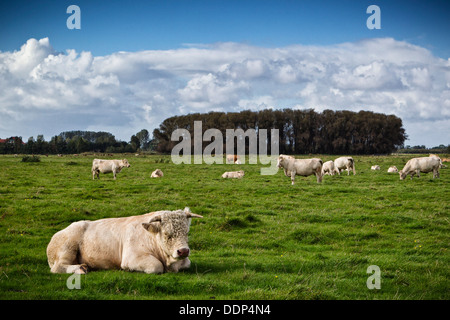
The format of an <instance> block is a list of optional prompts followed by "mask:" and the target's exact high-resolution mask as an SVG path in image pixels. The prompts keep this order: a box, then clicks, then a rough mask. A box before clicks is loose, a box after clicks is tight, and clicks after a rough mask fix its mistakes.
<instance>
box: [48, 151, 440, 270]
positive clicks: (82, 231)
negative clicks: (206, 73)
mask: <svg viewBox="0 0 450 320" xmlns="http://www.w3.org/2000/svg"><path fill="white" fill-rule="evenodd" d="M445 160H447V159H445ZM227 162H229V163H236V164H240V161H239V157H238V156H236V155H232V156H227ZM277 166H278V167H279V168H283V170H284V174H285V175H286V176H287V177H290V178H291V181H292V184H294V180H295V176H296V175H299V176H310V175H315V176H316V178H317V182H318V183H320V182H321V181H322V178H323V176H324V175H335V174H339V175H340V173H341V172H342V171H343V170H347V175H350V171H353V175H355V174H356V170H355V161H354V159H353V158H352V157H339V158H337V159H335V160H334V161H332V160H330V161H327V162H325V163H323V161H322V160H321V159H319V158H312V159H295V158H294V157H292V156H288V155H280V156H279V157H278V162H277ZM125 167H127V168H129V167H130V164H129V163H128V161H127V160H126V159H123V160H101V159H94V160H93V162H92V178H93V179H95V176H97V178H99V174H100V173H113V176H114V179H116V174H117V173H119V172H120V171H121V170H122V169H123V168H125ZM441 167H442V160H441V159H440V158H439V157H438V156H436V155H430V156H429V157H421V158H413V159H411V160H409V161H408V162H407V163H406V165H405V166H404V167H403V169H402V170H401V171H398V170H397V168H396V167H395V166H392V167H390V168H389V169H388V172H398V173H399V175H400V179H401V180H403V179H405V177H406V176H407V175H411V179H412V177H413V176H414V175H417V176H418V177H420V172H433V178H439V168H441ZM371 169H372V170H380V166H379V165H374V166H372V168H371ZM163 175H164V174H163V172H162V171H161V170H160V169H156V170H155V171H154V172H152V174H151V177H152V178H160V177H163ZM243 176H244V171H243V170H240V171H231V172H225V173H224V174H223V175H222V177H223V178H242V177H243ZM192 218H202V216H200V215H198V214H195V213H192V212H191V211H190V209H189V208H185V209H184V210H176V211H157V212H151V213H147V214H143V215H138V216H131V217H124V218H108V219H101V220H96V221H78V222H74V223H72V224H71V225H69V226H68V227H67V228H65V229H63V230H61V231H59V232H57V233H55V234H54V235H53V237H52V238H51V240H50V243H49V244H48V246H47V258H48V264H49V266H50V270H51V272H53V273H78V274H85V273H87V271H88V270H89V269H91V270H92V269H94V270H95V269H122V270H130V271H141V272H145V273H163V272H178V271H179V270H182V269H186V268H189V266H190V261H189V258H188V257H189V253H190V250H189V246H188V232H189V226H190V222H191V219H192Z"/></svg>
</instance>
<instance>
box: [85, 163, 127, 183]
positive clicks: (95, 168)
mask: <svg viewBox="0 0 450 320" xmlns="http://www.w3.org/2000/svg"><path fill="white" fill-rule="evenodd" d="M125 167H127V168H129V167H130V164H129V163H128V161H127V159H123V160H102V159H94V160H93V161H92V180H94V179H95V175H97V179H100V172H101V173H110V172H112V173H113V176H114V180H115V179H116V174H117V173H119V172H120V171H121V170H122V169H123V168H125Z"/></svg>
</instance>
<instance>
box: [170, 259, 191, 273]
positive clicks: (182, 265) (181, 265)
mask: <svg viewBox="0 0 450 320" xmlns="http://www.w3.org/2000/svg"><path fill="white" fill-rule="evenodd" d="M190 266H191V261H190V260H189V258H186V259H183V260H180V261H177V262H175V263H173V264H171V265H170V266H169V268H168V269H169V271H170V272H178V271H180V270H184V269H188V268H189V267H190Z"/></svg>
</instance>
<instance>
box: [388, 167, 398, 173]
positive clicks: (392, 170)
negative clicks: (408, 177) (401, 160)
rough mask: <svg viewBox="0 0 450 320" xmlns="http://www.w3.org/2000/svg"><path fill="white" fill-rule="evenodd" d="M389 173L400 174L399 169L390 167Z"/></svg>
mask: <svg viewBox="0 0 450 320" xmlns="http://www.w3.org/2000/svg"><path fill="white" fill-rule="evenodd" d="M387 172H388V173H396V172H398V169H397V167H396V166H390V167H389V169H388V171H387Z"/></svg>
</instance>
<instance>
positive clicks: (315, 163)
mask: <svg viewBox="0 0 450 320" xmlns="http://www.w3.org/2000/svg"><path fill="white" fill-rule="evenodd" d="M322 165H323V162H322V160H321V159H318V158H313V159H291V158H288V157H286V156H284V155H280V156H279V157H278V163H277V166H278V168H284V169H285V170H286V171H285V172H290V174H291V182H292V184H294V181H295V176H296V175H297V176H304V177H307V176H310V175H313V174H314V175H315V176H316V178H317V183H320V182H322Z"/></svg>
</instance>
